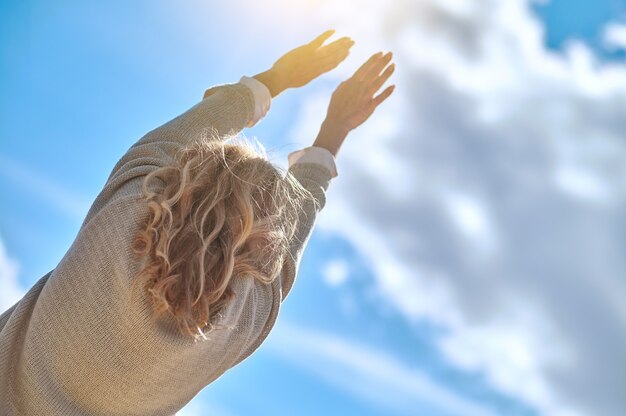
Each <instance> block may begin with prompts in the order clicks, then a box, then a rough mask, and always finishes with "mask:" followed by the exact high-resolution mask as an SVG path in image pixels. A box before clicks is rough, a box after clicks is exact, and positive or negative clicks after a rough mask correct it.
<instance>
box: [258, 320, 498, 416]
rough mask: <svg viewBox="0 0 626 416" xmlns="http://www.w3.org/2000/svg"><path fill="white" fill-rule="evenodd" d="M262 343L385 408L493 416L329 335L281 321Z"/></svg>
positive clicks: (392, 359) (365, 349)
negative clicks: (432, 409)
mask: <svg viewBox="0 0 626 416" xmlns="http://www.w3.org/2000/svg"><path fill="white" fill-rule="evenodd" d="M267 347H268V349H269V350H270V351H273V352H274V353H276V354H278V355H279V356H280V357H281V359H285V360H288V361H290V362H292V363H294V364H295V365H297V366H299V367H301V368H303V369H305V370H307V371H309V372H311V373H312V374H314V375H315V376H317V377H319V378H320V379H322V380H324V381H325V382H328V383H330V384H333V385H335V386H337V387H338V388H340V389H342V390H344V391H346V392H348V393H350V394H353V395H355V396H357V397H358V398H360V399H361V400H364V401H366V402H369V403H372V404H374V405H377V406H379V407H381V408H383V409H386V411H387V412H391V411H393V412H394V414H406V415H413V414H415V412H416V411H417V412H418V411H419V409H424V408H425V406H426V408H428V407H430V406H432V407H434V408H436V409H438V410H439V411H440V412H443V413H445V414H449V415H459V416H460V415H462V416H474V415H475V416H478V415H484V416H487V415H493V413H492V412H491V411H490V410H489V409H487V408H485V407H482V406H480V405H478V404H475V403H473V402H471V401H469V400H466V399H464V398H462V397H459V396H457V395H455V394H454V393H453V392H451V391H449V390H448V389H446V388H445V387H443V386H441V385H439V384H437V383H436V382H435V381H433V380H431V379H429V378H428V377H427V376H426V375H425V374H422V373H420V372H418V371H417V370H413V369H411V368H410V367H409V366H408V365H407V364H406V363H403V362H401V361H398V360H397V359H396V358H395V357H393V356H390V355H388V354H387V353H385V352H382V351H379V350H376V349H372V348H370V347H367V346H365V345H362V344H359V343H357V342H354V341H350V340H348V339H345V338H341V337H338V336H336V335H333V334H329V333H324V332H320V331H315V330H311V329H307V328H303V327H299V326H297V325H294V324H292V323H289V322H285V321H282V322H281V324H280V325H279V326H277V327H276V329H275V330H274V332H272V336H271V338H269V339H268V342H267Z"/></svg>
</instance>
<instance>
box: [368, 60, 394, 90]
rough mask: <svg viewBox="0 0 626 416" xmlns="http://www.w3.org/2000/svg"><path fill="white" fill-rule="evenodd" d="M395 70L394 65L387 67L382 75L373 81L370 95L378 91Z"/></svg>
mask: <svg viewBox="0 0 626 416" xmlns="http://www.w3.org/2000/svg"><path fill="white" fill-rule="evenodd" d="M395 69H396V64H391V65H389V66H388V67H387V68H386V69H385V71H384V72H383V73H382V75H380V76H379V77H377V78H376V79H375V80H374V81H373V83H372V84H371V89H370V90H371V91H372V93H374V92H376V91H378V89H379V88H380V87H381V86H382V85H383V84H384V83H385V81H387V80H388V79H389V77H390V76H391V74H393V71H394V70H395Z"/></svg>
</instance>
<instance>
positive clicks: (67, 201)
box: [0, 154, 91, 220]
mask: <svg viewBox="0 0 626 416" xmlns="http://www.w3.org/2000/svg"><path fill="white" fill-rule="evenodd" d="M0 175H3V176H5V177H6V178H8V179H10V180H11V181H13V182H14V183H15V184H16V185H18V186H19V187H20V189H22V190H24V191H28V192H30V193H32V194H33V195H35V196H37V197H38V198H40V199H41V200H42V201H44V202H45V203H47V204H49V205H50V206H51V207H53V208H55V209H57V210H58V211H59V212H60V213H61V214H63V215H66V216H67V217H69V218H71V219H73V220H75V219H76V218H83V217H84V216H85V215H86V214H87V211H88V210H89V207H90V206H91V201H89V200H88V199H87V198H85V197H84V196H82V195H79V194H77V193H75V192H73V191H71V190H70V189H68V188H67V187H65V186H63V185H61V184H59V183H57V182H55V181H53V180H51V179H49V178H47V177H46V176H45V175H44V174H43V173H41V172H39V171H37V170H36V169H34V168H33V167H31V166H27V165H24V164H22V163H20V162H18V161H16V160H14V159H11V158H8V157H6V156H4V155H2V154H0Z"/></svg>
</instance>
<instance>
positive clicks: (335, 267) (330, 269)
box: [322, 259, 350, 286]
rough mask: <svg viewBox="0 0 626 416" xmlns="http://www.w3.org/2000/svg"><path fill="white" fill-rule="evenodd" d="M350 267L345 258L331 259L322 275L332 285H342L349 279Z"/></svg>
mask: <svg viewBox="0 0 626 416" xmlns="http://www.w3.org/2000/svg"><path fill="white" fill-rule="evenodd" d="M349 274H350V269H349V265H348V262H347V261H346V260H345V259H335V260H331V261H329V262H328V263H326V265H325V266H324V269H323V270H322V276H323V277H324V281H325V282H326V283H327V284H328V285H330V286H340V285H342V284H343V283H345V281H346V280H347V279H348V276H349Z"/></svg>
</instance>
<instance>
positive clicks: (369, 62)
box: [352, 52, 383, 81]
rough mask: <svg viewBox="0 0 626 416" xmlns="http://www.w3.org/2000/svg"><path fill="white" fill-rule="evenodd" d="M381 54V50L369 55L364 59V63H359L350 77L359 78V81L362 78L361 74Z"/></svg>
mask: <svg viewBox="0 0 626 416" xmlns="http://www.w3.org/2000/svg"><path fill="white" fill-rule="evenodd" d="M382 54H383V53H382V52H377V53H375V54H374V55H372V56H370V57H369V59H368V60H367V61H365V63H364V64H363V65H361V66H360V67H359V69H357V70H356V72H355V73H354V75H353V76H352V78H354V79H356V80H359V81H360V80H362V79H363V75H364V74H365V73H366V72H367V70H368V69H369V67H370V65H372V64H373V63H374V62H375V61H376V59H378V58H380V57H381V56H382Z"/></svg>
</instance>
